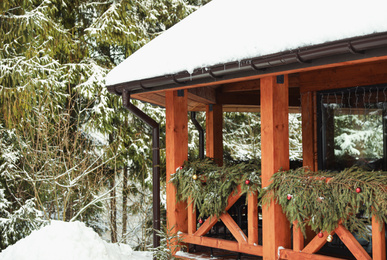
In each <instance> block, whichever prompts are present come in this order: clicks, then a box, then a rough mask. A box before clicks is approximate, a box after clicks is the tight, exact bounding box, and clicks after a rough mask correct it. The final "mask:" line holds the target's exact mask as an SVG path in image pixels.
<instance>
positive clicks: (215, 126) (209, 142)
mask: <svg viewBox="0 0 387 260" xmlns="http://www.w3.org/2000/svg"><path fill="white" fill-rule="evenodd" d="M206 156H207V157H210V158H214V159H215V162H216V163H217V164H218V165H219V166H222V165H223V108H222V105H207V106H206Z"/></svg>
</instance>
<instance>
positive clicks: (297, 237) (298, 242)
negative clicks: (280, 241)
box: [293, 221, 304, 252]
mask: <svg viewBox="0 0 387 260" xmlns="http://www.w3.org/2000/svg"><path fill="white" fill-rule="evenodd" d="M302 249H304V235H303V234H302V232H301V229H300V228H298V227H297V221H295V222H294V223H293V250H294V251H296V252H300V251H302Z"/></svg>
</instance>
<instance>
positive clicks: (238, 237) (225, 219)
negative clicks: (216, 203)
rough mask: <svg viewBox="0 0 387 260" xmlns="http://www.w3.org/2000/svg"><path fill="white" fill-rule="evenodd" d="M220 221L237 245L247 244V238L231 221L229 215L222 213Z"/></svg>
mask: <svg viewBox="0 0 387 260" xmlns="http://www.w3.org/2000/svg"><path fill="white" fill-rule="evenodd" d="M220 219H221V220H222V221H223V223H224V224H225V225H226V227H227V228H228V230H230V232H231V234H232V235H233V236H234V238H235V239H236V240H237V241H238V242H239V243H247V236H246V235H245V233H244V232H243V231H242V229H241V228H240V227H239V226H238V224H237V223H236V222H235V221H234V220H233V219H232V217H231V216H230V214H228V213H224V214H222V215H220Z"/></svg>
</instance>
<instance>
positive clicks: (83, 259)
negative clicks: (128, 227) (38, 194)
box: [0, 221, 152, 260]
mask: <svg viewBox="0 0 387 260" xmlns="http://www.w3.org/2000/svg"><path fill="white" fill-rule="evenodd" d="M15 259H17V260H24V259H25V260H27V259H28V260H52V259H56V260H78V259H79V260H124V259H125V260H128V259H129V260H130V259H136V260H151V259H152V253H150V252H135V251H133V250H132V248H131V247H130V246H128V245H125V244H120V245H119V244H111V243H107V242H105V241H103V240H102V239H101V238H100V237H99V235H98V234H97V233H95V232H94V231H93V229H91V228H88V227H86V226H85V224H84V223H82V222H78V221H76V222H62V221H51V224H50V225H47V226H45V227H43V228H41V229H40V230H37V231H34V232H32V233H31V235H29V236H28V237H26V238H24V239H22V240H20V241H18V242H17V243H16V244H14V245H12V246H9V247H8V248H6V249H5V250H4V251H3V252H1V253H0V260H15Z"/></svg>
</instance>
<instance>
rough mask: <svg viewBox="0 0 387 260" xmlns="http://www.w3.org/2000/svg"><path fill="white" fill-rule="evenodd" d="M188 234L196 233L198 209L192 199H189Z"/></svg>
mask: <svg viewBox="0 0 387 260" xmlns="http://www.w3.org/2000/svg"><path fill="white" fill-rule="evenodd" d="M187 203H188V234H190V235H191V234H194V233H195V232H196V209H195V208H194V203H193V201H192V199H191V197H189V198H188V202H187Z"/></svg>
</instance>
